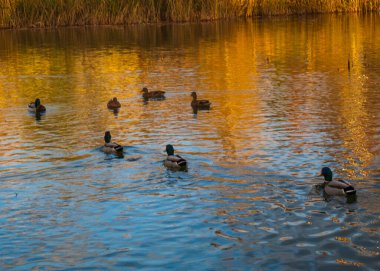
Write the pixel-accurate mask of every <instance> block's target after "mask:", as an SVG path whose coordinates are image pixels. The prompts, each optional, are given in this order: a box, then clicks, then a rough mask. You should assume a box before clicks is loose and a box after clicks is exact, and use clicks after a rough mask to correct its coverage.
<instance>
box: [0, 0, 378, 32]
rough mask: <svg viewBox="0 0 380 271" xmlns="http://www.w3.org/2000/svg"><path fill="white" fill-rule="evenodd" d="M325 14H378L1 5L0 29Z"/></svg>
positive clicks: (126, 1)
mask: <svg viewBox="0 0 380 271" xmlns="http://www.w3.org/2000/svg"><path fill="white" fill-rule="evenodd" d="M326 12H380V0H0V27H14V28H16V27H56V26H72V25H121V24H130V23H147V22H182V21H200V20H214V19H221V18H231V17H250V16H257V15H260V16H266V15H269V16H270V15H284V14H306V13H326Z"/></svg>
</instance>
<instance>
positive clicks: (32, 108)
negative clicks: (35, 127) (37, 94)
mask: <svg viewBox="0 0 380 271" xmlns="http://www.w3.org/2000/svg"><path fill="white" fill-rule="evenodd" d="M28 110H29V112H32V113H44V112H46V107H45V106H43V105H42V104H41V100H40V99H39V98H37V99H36V100H35V101H34V102H31V103H30V104H28Z"/></svg>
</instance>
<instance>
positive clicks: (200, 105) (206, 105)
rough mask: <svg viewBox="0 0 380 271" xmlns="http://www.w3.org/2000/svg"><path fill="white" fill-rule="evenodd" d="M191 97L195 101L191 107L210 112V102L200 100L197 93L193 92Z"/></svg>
mask: <svg viewBox="0 0 380 271" xmlns="http://www.w3.org/2000/svg"><path fill="white" fill-rule="evenodd" d="M191 97H193V100H192V101H191V107H192V108H193V109H196V110H209V109H210V107H211V103H210V101H209V100H198V97H197V93H196V92H195V91H193V92H191Z"/></svg>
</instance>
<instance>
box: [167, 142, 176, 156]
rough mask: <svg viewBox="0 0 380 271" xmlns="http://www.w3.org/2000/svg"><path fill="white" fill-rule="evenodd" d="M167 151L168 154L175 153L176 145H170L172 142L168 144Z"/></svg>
mask: <svg viewBox="0 0 380 271" xmlns="http://www.w3.org/2000/svg"><path fill="white" fill-rule="evenodd" d="M166 153H167V154H168V155H174V147H173V145H170V144H168V145H166Z"/></svg>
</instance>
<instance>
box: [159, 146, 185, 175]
mask: <svg viewBox="0 0 380 271" xmlns="http://www.w3.org/2000/svg"><path fill="white" fill-rule="evenodd" d="M165 151H166V153H167V154H168V156H167V157H166V160H165V161H164V166H165V167H167V168H170V169H177V170H178V169H186V168H187V161H186V160H185V159H184V158H182V157H181V156H179V155H175V154H174V147H173V145H170V144H168V145H166V149H165Z"/></svg>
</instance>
